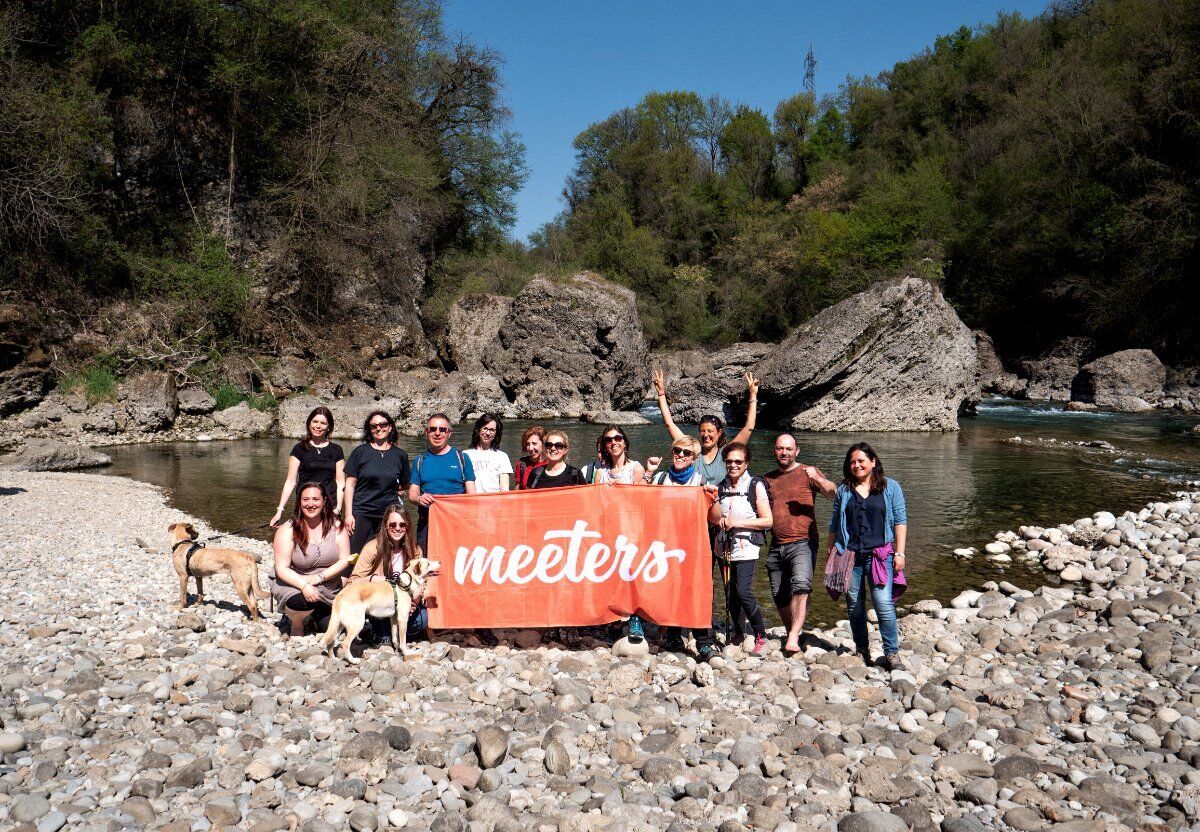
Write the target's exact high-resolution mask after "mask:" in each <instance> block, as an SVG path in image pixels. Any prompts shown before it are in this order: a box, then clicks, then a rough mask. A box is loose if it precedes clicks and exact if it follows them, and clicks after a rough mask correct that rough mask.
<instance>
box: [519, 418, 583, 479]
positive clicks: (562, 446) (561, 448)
mask: <svg viewBox="0 0 1200 832" xmlns="http://www.w3.org/2000/svg"><path fill="white" fill-rule="evenodd" d="M545 448H546V464H545V465H544V466H543V467H541V468H538V469H536V470H535V471H534V472H533V474H532V475H530V477H529V487H530V488H559V487H561V486H564V485H587V480H586V479H584V477H583V472H582V471H580V470H579V469H578V468H576V467H575V466H574V465H568V464H567V452H568V451H569V450H571V440H569V439H568V438H567V435H566V434H565V433H563V432H562V431H559V430H552V431H550V432H549V433H547V434H546V444H545Z"/></svg>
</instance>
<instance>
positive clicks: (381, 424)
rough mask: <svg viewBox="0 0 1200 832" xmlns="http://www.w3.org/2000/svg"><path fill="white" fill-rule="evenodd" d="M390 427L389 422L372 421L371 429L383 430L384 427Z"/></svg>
mask: <svg viewBox="0 0 1200 832" xmlns="http://www.w3.org/2000/svg"><path fill="white" fill-rule="evenodd" d="M390 427H391V425H390V424H388V423H387V422H372V423H371V430H383V429H384V428H390Z"/></svg>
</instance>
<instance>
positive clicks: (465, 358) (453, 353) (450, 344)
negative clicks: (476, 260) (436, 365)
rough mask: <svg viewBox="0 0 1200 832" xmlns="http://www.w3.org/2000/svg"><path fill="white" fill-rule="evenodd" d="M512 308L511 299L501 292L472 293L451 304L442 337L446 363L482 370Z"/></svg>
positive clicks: (457, 366) (475, 370)
mask: <svg viewBox="0 0 1200 832" xmlns="http://www.w3.org/2000/svg"><path fill="white" fill-rule="evenodd" d="M512 308H513V299H512V298H509V297H505V296H504V295H471V296H468V297H465V298H463V299H462V300H460V301H459V302H458V303H456V304H454V307H453V308H452V309H451V310H450V318H449V320H448V321H447V325H446V335H445V337H444V338H443V339H442V355H443V357H444V358H445V361H446V364H447V365H448V366H450V367H453V368H455V369H457V370H462V371H463V372H468V373H481V372H484V370H485V368H486V366H487V364H486V359H487V357H488V354H489V353H490V352H492V351H493V350H494V349H495V348H496V344H497V343H498V340H499V337H500V329H501V328H502V327H503V326H504V325H505V324H507V323H508V322H509V320H510V318H511V315H512Z"/></svg>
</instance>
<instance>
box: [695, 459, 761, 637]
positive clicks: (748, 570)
mask: <svg viewBox="0 0 1200 832" xmlns="http://www.w3.org/2000/svg"><path fill="white" fill-rule="evenodd" d="M721 454H722V456H723V457H724V459H725V465H726V468H727V469H728V471H729V474H728V475H727V476H726V477H725V479H723V480H722V481H721V483H720V484H719V485H718V486H717V502H715V503H713V506H712V508H711V509H709V513H708V522H710V523H712V524H714V525H715V526H717V527H718V528H719V529H720V530H721V531H722V532H723V533H724V539H725V545H724V546H723V547H721V548H722V549H723V551H718V552H717V555H718V556H721V555H723V554H724V555H725V556H726V557H727V558H728V560H729V570H730V578H729V584H730V585H729V587H728V592H729V597H728V600H727V604H728V607H729V617H730V618H731V619H733V643H735V644H737V643H740V642H741V640H742V638H744V635H743V633H742V620H743V619H746V620H748V621H749V623H750V627H751V629H752V630H753V631H754V649H753V650H751V652H752V653H754V654H755V655H759V654H761V653H762V652H763V650H764V649H765V648H766V646H767V626H766V624H765V623H764V621H763V614H762V608H761V607H760V606H759V604H758V599H757V598H755V597H754V569H755V567H756V566H757V565H758V551H759V548H760V547H761V546H762V545H763V544H764V543H765V542H766V537H765V535H764V532H765V531H766V530H767V529H769V528H771V524H772V522H773V520H772V517H771V499H770V497H769V495H768V493H767V487H766V484H765V483H764V482H763V481H762V479H761V478H759V477H752V476H750V471H749V467H748V466H749V464H750V449H749V448H747V447H746V446H745V445H744V444H743V443H741V442H730V443H729V444H728V445H726V446H725V448H724V450H723V451H722V452H721ZM726 553H727V554H726Z"/></svg>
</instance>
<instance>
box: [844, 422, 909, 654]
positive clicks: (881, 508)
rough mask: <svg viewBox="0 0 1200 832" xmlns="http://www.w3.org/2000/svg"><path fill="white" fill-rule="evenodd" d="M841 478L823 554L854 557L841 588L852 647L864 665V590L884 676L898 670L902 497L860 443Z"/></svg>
mask: <svg viewBox="0 0 1200 832" xmlns="http://www.w3.org/2000/svg"><path fill="white" fill-rule="evenodd" d="M842 477H843V479H842V482H841V484H840V485H838V487H837V493H836V494H835V495H834V498H833V512H832V514H831V516H830V518H829V532H830V538H831V539H832V545H831V547H830V550H829V554H830V556H831V557H832V556H833V554H834V553H835V552H839V551H847V550H849V551H853V552H854V571H853V573H851V575H850V581H849V584H848V585H847V587H846V607H847V611H848V612H849V615H850V631H851V632H852V633H853V634H854V646H855V647H856V648H857V650H858V652H859V653H860V654H861V655H862V657H863V660H864V661H865V662H867V664H870V663H871V654H870V642H869V641H868V638H867V606H866V595H867V592H866V589H869V590H870V594H871V603H872V604H873V605H874V606H875V615H876V616H878V618H879V634H880V636H881V637H882V639H883V653H884V656H883V662H882V666H883V667H884V668H885V669H887V670H889V671H890V670H893V669H897V668H901V667H902V665H901V663H900V658H899V655H898V653H899V650H900V640H899V637H898V635H897V631H896V604H895V596H897V595H899V594H900V593H901V592H903V591H904V590H903V585H904V544H905V542H906V539H907V537H908V514H907V512H906V510H905V506H904V492H903V491H902V490H901V489H900V484H899V483H898V482H896V481H895V480H893V479H890V478H888V477H885V476H884V474H883V463H882V462H880V461H879V457H878V456H877V455H876V454H875V451H874V450H873V449H872V448H871V446H870V445H868V444H867V443H866V442H859V443H857V444H855V445H851V446H850V450H848V451H847V452H846V459H845V462H843V463H842ZM894 589H895V590H897V591H895V592H894V591H893V590H894Z"/></svg>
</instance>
